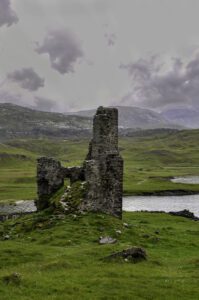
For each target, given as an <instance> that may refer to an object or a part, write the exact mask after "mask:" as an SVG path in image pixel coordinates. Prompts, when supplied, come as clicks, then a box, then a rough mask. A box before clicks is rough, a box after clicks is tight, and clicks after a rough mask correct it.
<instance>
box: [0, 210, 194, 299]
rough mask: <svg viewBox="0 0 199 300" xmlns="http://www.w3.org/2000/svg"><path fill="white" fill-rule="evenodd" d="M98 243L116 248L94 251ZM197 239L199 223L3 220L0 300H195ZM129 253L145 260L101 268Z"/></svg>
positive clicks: (145, 216)
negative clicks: (141, 252)
mask: <svg viewBox="0 0 199 300" xmlns="http://www.w3.org/2000/svg"><path fill="white" fill-rule="evenodd" d="M101 236H111V237H112V238H115V239H117V243H116V244H111V245H99V243H98V240H99V237H101ZM198 237H199V223H198V222H194V221H191V220H188V219H185V218H182V217H175V216H170V215H167V214H162V213H157V214H155V213H124V217H123V220H122V221H121V220H118V219H116V218H113V217H110V216H107V215H103V214H86V215H74V214H70V215H67V216H65V215H62V214H60V213H59V214H54V215H52V214H51V213H50V212H48V211H46V212H42V213H37V214H32V215H28V216H26V217H23V218H20V219H16V220H10V221H7V222H5V223H1V224H0V239H1V251H0V295H1V297H0V298H1V300H7V299H12V300H26V299H28V300H34V299H35V300H38V299H47V300H52V299H53V300H62V299H158V300H159V299H186V300H187V299H189V300H191V299H198V295H199V280H198V278H199V273H198V270H199V269H198V267H199V255H198V249H199V238H198ZM132 246H138V247H142V248H144V249H145V250H146V252H147V260H146V261H142V262H140V263H137V264H134V263H132V262H129V261H121V260H120V261H106V260H104V258H105V257H107V256H109V255H111V254H112V253H115V252H117V251H122V250H124V249H128V248H130V247H132ZM16 274H17V275H16ZM5 278H6V280H5Z"/></svg>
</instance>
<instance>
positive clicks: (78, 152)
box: [0, 130, 199, 201]
mask: <svg viewBox="0 0 199 300" xmlns="http://www.w3.org/2000/svg"><path fill="white" fill-rule="evenodd" d="M88 143H89V140H86V139H83V140H78V139H76V140H53V139H39V140H38V139H17V140H11V141H8V142H7V143H4V144H0V170H1V172H0V200H2V201H7V200H16V199H33V198H35V197H36V178H35V174H36V158H37V157H39V156H43V155H44V156H51V157H55V158H57V159H59V160H61V161H62V164H63V165H66V166H74V165H80V164H81V163H82V161H83V160H84V158H85V156H86V154H87V150H88ZM119 147H120V152H121V154H122V156H123V158H124V166H125V172H124V193H125V194H145V193H158V192H162V191H167V190H171V191H172V190H183V191H185V192H189V191H198V192H199V185H187V184H186V185H185V184H179V183H178V184H177V183H172V182H170V180H169V179H170V178H171V177H172V176H183V175H199V130H183V131H175V130H174V131H172V130H168V131H167V130H152V131H151V130H150V131H140V133H139V132H137V133H136V134H134V135H133V136H130V137H125V138H124V137H122V138H121V139H120V142H119Z"/></svg>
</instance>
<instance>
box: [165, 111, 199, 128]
mask: <svg viewBox="0 0 199 300" xmlns="http://www.w3.org/2000/svg"><path fill="white" fill-rule="evenodd" d="M161 115H162V117H163V118H166V119H167V120H169V121H170V122H175V123H176V124H179V125H181V126H184V127H189V128H199V109H194V108H187V107H185V108H173V109H168V110H165V111H163V112H162V113H161Z"/></svg>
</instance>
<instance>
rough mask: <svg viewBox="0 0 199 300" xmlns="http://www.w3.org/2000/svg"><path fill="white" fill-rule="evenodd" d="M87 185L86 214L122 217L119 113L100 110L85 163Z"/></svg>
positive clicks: (101, 108) (107, 109)
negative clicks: (102, 213)
mask: <svg viewBox="0 0 199 300" xmlns="http://www.w3.org/2000/svg"><path fill="white" fill-rule="evenodd" d="M84 170H85V180H86V182H87V183H88V192H87V197H86V199H85V201H84V206H85V208H86V210H91V211H100V212H105V213H109V214H112V215H114V216H118V217H121V216H122V190H123V159H122V158H121V156H120V155H119V151H118V111H117V109H115V108H103V107H99V108H98V110H97V113H96V115H95V117H94V121H93V139H92V140H91V142H90V146H89V153H88V155H87V158H86V161H85V163H84Z"/></svg>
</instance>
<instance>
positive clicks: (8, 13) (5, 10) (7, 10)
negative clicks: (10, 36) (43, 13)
mask: <svg viewBox="0 0 199 300" xmlns="http://www.w3.org/2000/svg"><path fill="white" fill-rule="evenodd" d="M18 21H19V19H18V17H17V14H16V13H15V11H14V10H13V9H12V8H11V3H10V0H0V27H1V26H3V25H7V26H11V25H12V24H15V23H17V22H18Z"/></svg>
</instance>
